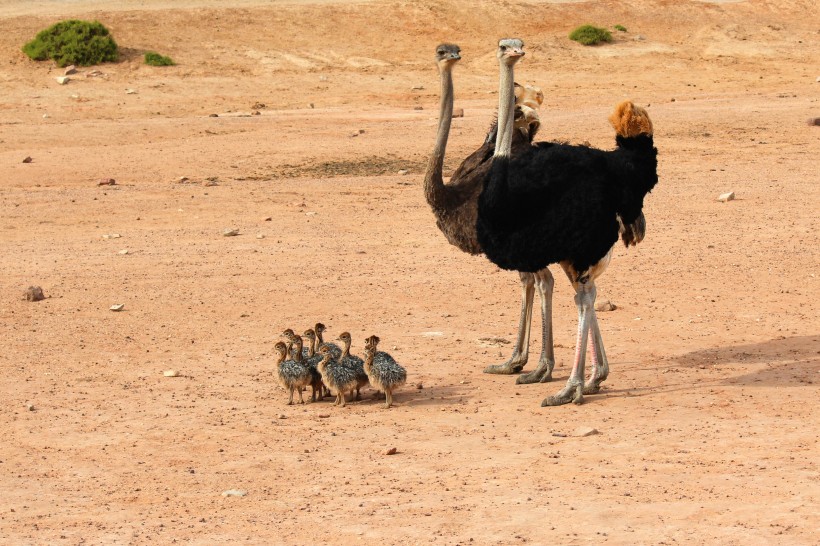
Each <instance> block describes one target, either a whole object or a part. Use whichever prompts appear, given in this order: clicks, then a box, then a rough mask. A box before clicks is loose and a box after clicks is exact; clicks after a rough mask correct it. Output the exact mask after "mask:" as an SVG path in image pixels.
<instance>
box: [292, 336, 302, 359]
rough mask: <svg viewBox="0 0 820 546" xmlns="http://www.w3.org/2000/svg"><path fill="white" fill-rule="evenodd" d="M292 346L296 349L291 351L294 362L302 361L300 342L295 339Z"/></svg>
mask: <svg viewBox="0 0 820 546" xmlns="http://www.w3.org/2000/svg"><path fill="white" fill-rule="evenodd" d="M293 348H294V349H296V350H295V351H293V360H295V361H296V362H301V361H302V344H301V343H299V342H298V341H297V342H296V344H295V345H294V347H293Z"/></svg>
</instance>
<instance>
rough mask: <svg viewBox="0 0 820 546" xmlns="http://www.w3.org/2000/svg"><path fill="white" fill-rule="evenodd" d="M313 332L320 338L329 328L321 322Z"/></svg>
mask: <svg viewBox="0 0 820 546" xmlns="http://www.w3.org/2000/svg"><path fill="white" fill-rule="evenodd" d="M313 330H314V331H315V332H316V335H317V336H320V335H322V334H324V333H325V330H327V326H325V325H324V324H322V323H321V322H317V323H316V326H314V327H313Z"/></svg>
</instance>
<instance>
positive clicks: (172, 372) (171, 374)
mask: <svg viewBox="0 0 820 546" xmlns="http://www.w3.org/2000/svg"><path fill="white" fill-rule="evenodd" d="M162 375H164V376H165V377H179V372H178V371H177V370H165V371H164V372H162Z"/></svg>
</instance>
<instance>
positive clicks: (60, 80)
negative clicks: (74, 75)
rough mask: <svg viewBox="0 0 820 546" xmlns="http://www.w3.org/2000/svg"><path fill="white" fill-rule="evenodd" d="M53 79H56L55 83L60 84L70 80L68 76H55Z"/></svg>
mask: <svg viewBox="0 0 820 546" xmlns="http://www.w3.org/2000/svg"><path fill="white" fill-rule="evenodd" d="M54 79H55V80H57V83H59V84H60V85H65V84H67V83H68V82H69V81H70V80H71V78H69V77H68V76H57V77H56V78H54Z"/></svg>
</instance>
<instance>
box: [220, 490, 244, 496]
mask: <svg viewBox="0 0 820 546" xmlns="http://www.w3.org/2000/svg"><path fill="white" fill-rule="evenodd" d="M247 494H248V492H247V491H245V490H244V489H228V490H227V491H223V492H222V496H223V497H244V496H246V495H247Z"/></svg>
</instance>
